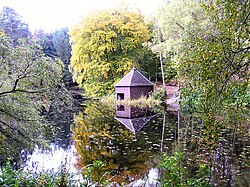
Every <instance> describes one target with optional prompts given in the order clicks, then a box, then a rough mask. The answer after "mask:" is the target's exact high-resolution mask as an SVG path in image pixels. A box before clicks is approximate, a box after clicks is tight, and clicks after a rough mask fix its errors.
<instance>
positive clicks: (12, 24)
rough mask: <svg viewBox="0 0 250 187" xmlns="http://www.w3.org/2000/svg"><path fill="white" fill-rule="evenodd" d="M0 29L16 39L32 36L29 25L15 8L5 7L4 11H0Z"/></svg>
mask: <svg viewBox="0 0 250 187" xmlns="http://www.w3.org/2000/svg"><path fill="white" fill-rule="evenodd" d="M0 30H2V31H4V33H5V34H6V35H8V36H10V37H11V38H12V39H13V40H14V41H16V40H18V39H19V38H28V37H29V36H30V31H29V28H28V25H27V24H26V23H24V22H23V21H22V20H21V17H20V16H19V15H18V14H17V13H16V12H15V10H14V9H12V8H9V7H4V8H3V10H2V13H0Z"/></svg>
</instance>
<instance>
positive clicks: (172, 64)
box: [152, 0, 206, 80]
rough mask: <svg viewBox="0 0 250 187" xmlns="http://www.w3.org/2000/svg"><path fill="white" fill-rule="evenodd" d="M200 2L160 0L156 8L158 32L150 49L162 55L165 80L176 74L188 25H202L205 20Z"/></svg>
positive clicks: (191, 0) (197, 0) (193, 0)
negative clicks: (158, 6) (161, 0)
mask: <svg viewBox="0 0 250 187" xmlns="http://www.w3.org/2000/svg"><path fill="white" fill-rule="evenodd" d="M200 4H201V3H200V1H199V0H169V1H164V2H162V5H161V6H160V8H159V9H158V14H157V21H155V30H156V33H158V34H156V38H155V44H154V45H153V47H152V50H153V51H154V52H156V53H157V54H159V56H162V59H163V61H164V63H165V68H164V70H165V79H167V80H170V79H172V78H174V77H176V75H177V71H178V66H179V60H178V58H179V57H180V54H181V50H182V38H183V37H185V34H186V32H188V31H189V28H190V27H189V25H193V26H195V27H203V24H205V22H206V19H205V18H204V17H203V15H204V14H203V13H202V8H201V7H200ZM159 31H160V32H159Z"/></svg>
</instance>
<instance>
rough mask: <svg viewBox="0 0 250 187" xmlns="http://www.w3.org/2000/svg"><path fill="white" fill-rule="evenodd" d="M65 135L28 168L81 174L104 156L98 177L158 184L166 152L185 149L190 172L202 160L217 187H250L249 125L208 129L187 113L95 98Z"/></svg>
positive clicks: (34, 156)
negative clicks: (111, 103)
mask: <svg viewBox="0 0 250 187" xmlns="http://www.w3.org/2000/svg"><path fill="white" fill-rule="evenodd" d="M214 131H218V132H219V133H217V134H213V133H212V132H214ZM63 137H67V138H66V139H64V138H63ZM63 137H60V138H59V140H60V141H58V142H54V143H53V144H51V145H50V149H49V151H42V150H39V149H38V148H37V149H35V150H34V152H33V154H31V155H30V156H29V157H28V161H27V162H26V164H25V165H26V168H27V169H29V170H30V169H31V168H34V166H35V167H36V170H40V171H42V170H51V169H54V170H56V169H57V168H58V167H60V165H61V164H62V163H65V162H66V163H67V166H68V167H69V169H70V171H72V172H77V171H79V170H81V169H82V168H84V167H85V166H87V165H89V164H92V163H93V162H94V161H96V160H101V161H103V162H105V163H106V165H105V166H104V167H102V168H101V169H100V170H98V171H96V173H95V177H96V178H93V180H98V178H100V177H102V176H103V175H104V174H105V178H106V179H107V180H110V181H113V182H115V183H116V184H123V185H129V186H142V185H143V184H144V185H145V186H158V185H159V184H158V181H157V179H158V178H160V177H162V172H161V170H160V169H159V167H158V164H159V162H160V159H161V157H162V154H163V153H167V154H169V155H170V154H171V153H173V152H175V151H181V152H185V155H187V157H186V158H185V159H186V162H187V167H189V168H190V169H189V170H190V173H191V174H192V169H195V168H197V167H198V166H199V165H200V164H206V165H208V166H209V167H210V170H211V175H210V176H209V180H210V181H211V183H212V184H213V185H214V186H249V182H250V179H249V177H250V176H249V173H250V170H249V154H250V153H249V148H250V140H249V129H248V127H247V128H245V129H244V128H243V129H235V128H222V129H216V130H214V129H213V128H211V129H207V127H205V126H204V122H203V121H202V120H198V119H196V118H194V117H190V116H188V117H187V116H183V117H182V116H181V115H180V113H179V112H167V111H165V110H164V109H157V110H156V109H138V108H134V107H126V106H116V107H108V106H105V105H103V104H101V103H98V102H92V103H86V106H85V107H84V109H83V110H82V111H81V112H79V113H77V114H75V116H74V122H73V123H71V124H70V131H68V132H67V134H66V135H65V134H64V136H63ZM68 137H71V138H68ZM66 140H67V141H66ZM60 142H64V144H63V145H67V146H61V145H62V144H61V143H60Z"/></svg>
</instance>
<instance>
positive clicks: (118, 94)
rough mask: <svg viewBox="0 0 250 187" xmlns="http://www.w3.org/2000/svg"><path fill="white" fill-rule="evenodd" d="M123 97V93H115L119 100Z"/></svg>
mask: <svg viewBox="0 0 250 187" xmlns="http://www.w3.org/2000/svg"><path fill="white" fill-rule="evenodd" d="M123 99H124V93H117V100H118V101H121V100H123Z"/></svg>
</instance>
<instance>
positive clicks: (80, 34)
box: [70, 8, 150, 97]
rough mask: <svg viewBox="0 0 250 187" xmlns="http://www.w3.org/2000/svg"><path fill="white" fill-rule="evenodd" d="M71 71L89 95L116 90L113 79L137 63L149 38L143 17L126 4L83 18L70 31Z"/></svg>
mask: <svg viewBox="0 0 250 187" xmlns="http://www.w3.org/2000/svg"><path fill="white" fill-rule="evenodd" d="M70 36H71V39H72V42H73V46H72V48H73V51H72V58H71V65H70V67H71V72H72V73H73V78H74V80H75V81H76V82H77V83H78V84H79V85H80V86H84V89H85V91H86V92H87V94H88V95H89V96H92V97H98V96H102V95H105V94H107V93H112V92H113V91H114V87H113V85H114V83H116V82H118V81H119V79H120V78H121V77H122V76H123V75H124V74H126V73H128V71H129V70H130V69H131V68H132V67H133V66H138V63H139V61H140V59H141V55H142V54H143V50H144V47H143V45H142V44H143V43H144V42H146V41H148V40H149V39H150V38H149V37H150V35H149V28H148V25H147V24H146V23H145V21H144V19H143V17H142V16H141V15H140V14H138V13H136V12H133V11H131V10H129V9H127V8H119V9H115V10H106V11H105V10H104V11H99V12H96V13H95V14H93V15H90V16H88V17H87V18H84V19H83V20H82V22H81V23H80V24H79V25H77V26H75V27H74V28H73V29H72V30H71V31H70Z"/></svg>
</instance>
